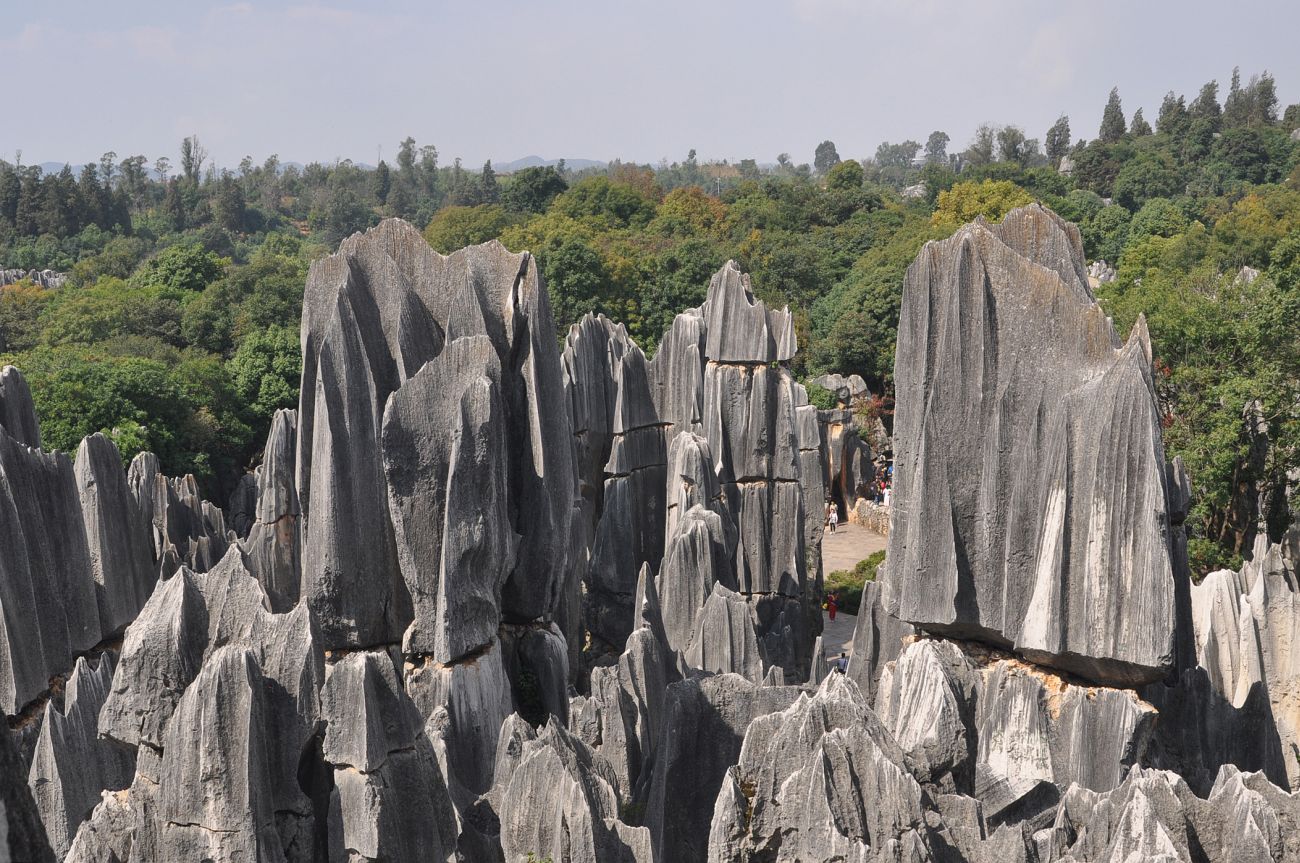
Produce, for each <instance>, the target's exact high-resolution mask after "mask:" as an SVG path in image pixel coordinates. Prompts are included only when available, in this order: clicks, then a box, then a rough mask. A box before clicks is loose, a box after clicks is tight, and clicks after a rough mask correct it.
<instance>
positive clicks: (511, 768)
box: [498, 718, 653, 863]
mask: <svg viewBox="0 0 1300 863" xmlns="http://www.w3.org/2000/svg"><path fill="white" fill-rule="evenodd" d="M518 745H519V754H518V755H517V756H513V755H512V756H511V757H510V758H509V759H505V758H503V759H502V761H503V763H504V764H508V770H503V771H502V772H503V774H505V775H502V776H500V777H498V785H499V788H500V791H499V793H498V797H499V799H500V801H501V804H500V805H501V851H502V852H503V854H504V855H505V859H506V860H524V859H526V858H527V857H529V856H530V855H532V856H534V857H535V858H537V859H546V858H549V859H551V860H554V861H556V863H560V861H565V863H606V861H610V863H649V861H650V860H652V859H653V858H652V857H651V849H650V836H649V831H647V830H646V829H645V828H644V827H630V826H628V825H626V824H624V823H623V822H622V821H621V820H620V818H619V815H620V811H619V804H620V798H619V795H618V790H617V789H618V784H617V780H616V779H615V777H613V776H611V775H610V773H609V772H608V768H607V767H606V765H605V764H604V763H603V762H602V761H601V760H599V759H597V758H596V757H594V755H593V753H592V752H591V750H590V749H589V748H588V747H587V745H586V744H584V743H583V742H582V741H581V740H578V739H577V738H575V737H574V736H573V735H572V734H570V733H569V732H568V731H567V730H565V728H564V726H563V725H561V724H560V723H558V722H556V721H555V719H553V718H552V719H551V720H550V721H549V722H548V723H547V724H546V726H545V728H543V729H542V731H541V732H540V733H538V734H536V735H535V736H534V735H533V734H532V733H531V729H527V730H525V731H524V733H523V734H522V736H521V737H520V738H519V739H518Z"/></svg>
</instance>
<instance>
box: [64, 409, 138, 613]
mask: <svg viewBox="0 0 1300 863" xmlns="http://www.w3.org/2000/svg"><path fill="white" fill-rule="evenodd" d="M75 475H76V480H77V490H78V492H79V493H80V497H81V515H82V519H83V521H84V523H85V532H86V541H87V544H88V548H89V552H90V568H91V573H92V575H93V576H94V579H95V595H96V598H97V600H98V607H99V625H100V630H101V631H102V633H103V634H104V635H105V636H111V635H113V634H115V633H118V632H121V631H122V629H123V628H124V627H125V626H126V625H127V624H128V623H130V622H131V621H132V620H135V616H136V615H137V614H139V613H140V609H141V608H143V607H144V604H145V603H146V602H148V601H149V594H151V593H152V592H153V588H154V584H155V583H156V582H157V579H158V570H157V568H156V567H155V566H154V561H153V555H152V553H151V552H152V549H151V544H150V537H149V535H148V534H147V533H146V532H145V531H144V530H143V528H142V527H141V519H140V513H139V510H138V509H137V508H136V503H135V498H134V497H133V496H132V495H131V490H130V488H129V487H128V486H127V481H126V473H125V471H123V469H122V457H121V455H120V454H119V453H118V451H117V446H116V445H115V444H114V443H113V441H112V440H110V439H109V438H107V437H105V436H104V435H102V434H93V435H91V436H90V437H88V438H85V439H84V440H83V441H82V442H81V447H80V448H79V449H78V450H77V461H76V465H75Z"/></svg>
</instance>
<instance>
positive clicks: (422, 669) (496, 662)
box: [403, 642, 513, 795]
mask: <svg viewBox="0 0 1300 863" xmlns="http://www.w3.org/2000/svg"><path fill="white" fill-rule="evenodd" d="M501 654H502V647H501V644H500V643H499V642H494V643H493V644H492V645H490V646H489V647H488V648H486V649H485V650H484V651H483V652H481V653H478V654H475V655H474V656H472V657H468V658H465V659H462V660H461V661H459V662H456V663H453V664H451V665H441V664H439V663H436V662H434V661H433V660H432V659H430V658H428V657H422V658H412V659H411V660H409V661H408V662H407V663H406V666H405V668H404V674H403V676H404V681H405V688H406V691H407V693H408V694H409V695H410V697H411V699H412V700H413V701H414V702H415V705H416V707H417V708H418V709H419V711H420V714H421V715H422V716H424V717H426V718H429V717H432V716H433V715H434V713H435V711H437V710H438V709H444V710H445V711H446V716H447V719H446V723H447V729H446V732H445V739H446V741H447V759H448V763H447V772H448V784H449V785H452V784H454V785H457V786H459V787H461V788H464V789H465V790H466V791H467V792H468V793H470V794H473V795H477V794H484V793H486V792H487V791H488V789H490V788H491V787H492V770H493V767H494V763H495V759H496V747H497V742H498V735H499V734H500V732H501V723H502V722H504V721H505V718H506V717H507V716H509V715H510V714H511V712H513V698H512V694H511V689H510V679H509V677H508V676H507V674H506V668H505V663H504V661H503V659H502V655H501Z"/></svg>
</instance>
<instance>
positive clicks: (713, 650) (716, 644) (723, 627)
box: [686, 584, 770, 684]
mask: <svg viewBox="0 0 1300 863" xmlns="http://www.w3.org/2000/svg"><path fill="white" fill-rule="evenodd" d="M757 622H758V621H757V616H756V614H755V612H754V609H753V607H752V606H751V605H750V603H749V602H748V601H746V599H745V597H743V596H741V595H740V594H739V593H736V592H735V591H734V590H728V589H727V588H726V587H723V586H722V585H721V584H715V585H713V591H712V593H710V594H709V598H708V600H706V601H705V603H704V607H703V608H702V609H700V612H699V614H698V616H697V617H696V619H695V632H694V633H693V634H692V636H691V643H690V646H689V647H687V649H686V662H687V664H688V665H690V666H691V667H692V668H698V669H700V670H702V671H707V672H711V673H715V674H723V673H727V672H731V673H734V674H739V675H740V676H742V677H744V678H746V679H748V680H750V681H751V682H753V683H755V684H758V683H762V682H763V676H764V674H766V672H767V666H768V665H770V663H769V662H767V659H766V656H765V654H764V652H763V651H762V649H761V648H760V647H759V643H758V636H757V634H756V633H755V629H756V624H757Z"/></svg>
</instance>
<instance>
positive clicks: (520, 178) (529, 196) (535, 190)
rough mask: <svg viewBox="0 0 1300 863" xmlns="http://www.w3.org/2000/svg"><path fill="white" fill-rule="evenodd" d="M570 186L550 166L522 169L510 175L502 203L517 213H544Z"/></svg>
mask: <svg viewBox="0 0 1300 863" xmlns="http://www.w3.org/2000/svg"><path fill="white" fill-rule="evenodd" d="M568 188H569V184H568V183H566V182H565V181H564V178H563V177H561V176H560V172H559V171H557V170H555V168H552V167H550V166H535V167H528V168H522V169H520V170H518V171H515V172H514V173H513V174H511V175H510V179H509V182H508V184H507V185H506V187H505V190H504V191H503V192H502V193H501V203H502V204H503V205H504V206H505V207H506V209H508V210H513V211H515V212H516V213H544V212H546V208H547V207H549V206H550V205H551V202H552V201H554V200H555V199H556V198H557V197H558V196H559V195H561V194H563V193H564V191H565V190H566V189H568Z"/></svg>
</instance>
